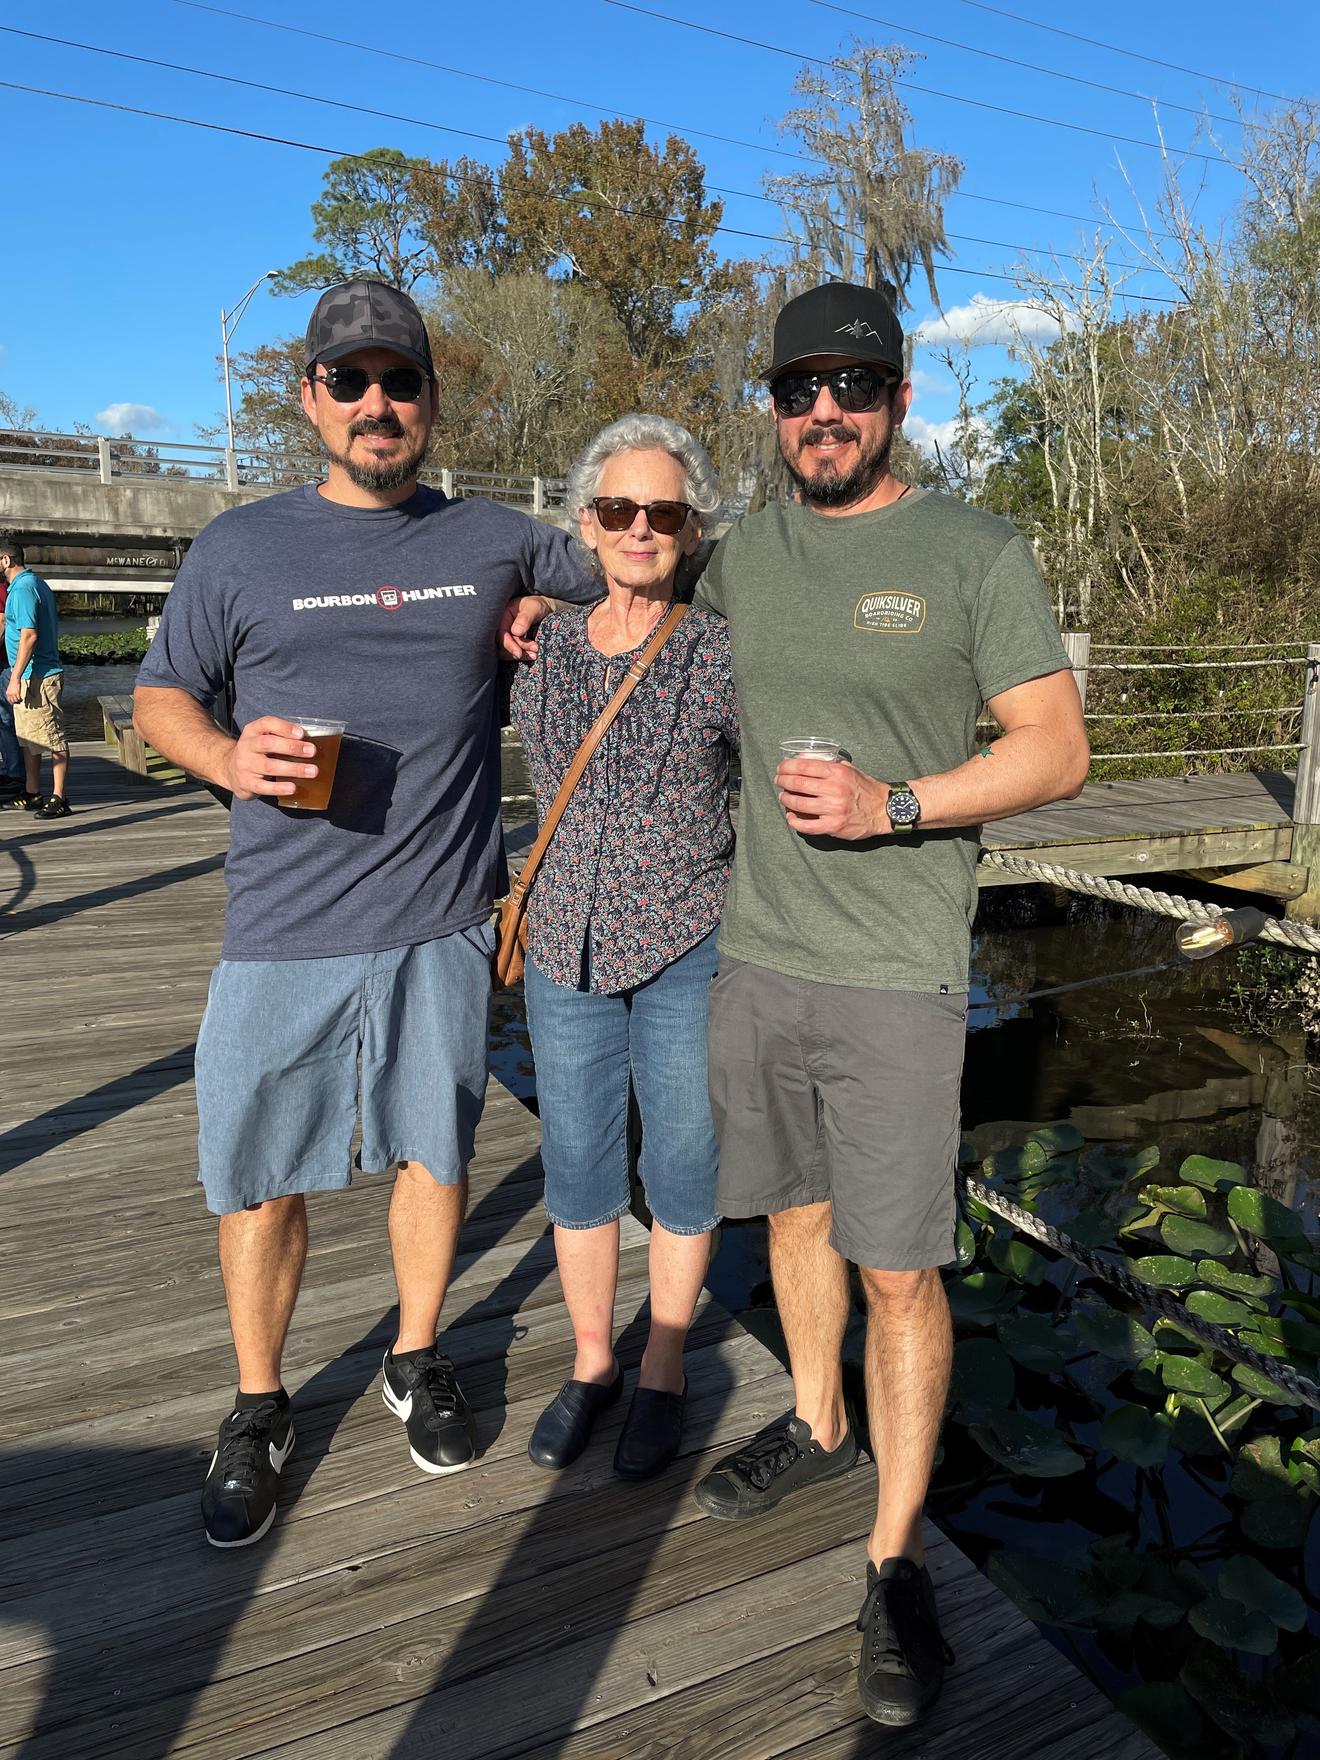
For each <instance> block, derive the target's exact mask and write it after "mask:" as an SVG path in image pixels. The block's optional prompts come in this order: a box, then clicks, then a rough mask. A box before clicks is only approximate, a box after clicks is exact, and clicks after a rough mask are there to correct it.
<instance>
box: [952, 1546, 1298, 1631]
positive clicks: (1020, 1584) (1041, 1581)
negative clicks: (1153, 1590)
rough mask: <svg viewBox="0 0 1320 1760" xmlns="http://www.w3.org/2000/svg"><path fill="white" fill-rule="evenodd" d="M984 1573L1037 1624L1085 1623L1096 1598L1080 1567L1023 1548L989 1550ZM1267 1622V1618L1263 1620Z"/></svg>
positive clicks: (1082, 1624) (1093, 1613) (1091, 1613)
mask: <svg viewBox="0 0 1320 1760" xmlns="http://www.w3.org/2000/svg"><path fill="white" fill-rule="evenodd" d="M986 1574H987V1575H988V1576H989V1578H990V1581H991V1582H992V1583H993V1584H994V1585H995V1587H996V1588H997V1589H1001V1590H1002V1591H1003V1592H1004V1594H1005V1595H1007V1596H1008V1597H1009V1599H1010V1600H1012V1601H1015V1602H1016V1603H1017V1605H1018V1606H1019V1607H1020V1608H1021V1609H1022V1611H1023V1613H1025V1614H1026V1616H1027V1618H1028V1619H1034V1620H1035V1621H1037V1623H1038V1624H1040V1625H1046V1626H1089V1625H1090V1624H1091V1621H1092V1619H1093V1617H1094V1615H1095V1612H1096V1607H1097V1603H1096V1598H1095V1596H1094V1594H1093V1593H1092V1591H1091V1587H1090V1584H1089V1583H1088V1582H1087V1580H1086V1578H1085V1577H1084V1576H1083V1575H1082V1574H1081V1572H1080V1571H1073V1570H1069V1569H1068V1568H1067V1567H1066V1566H1065V1565H1061V1564H1055V1563H1054V1562H1053V1560H1052V1559H1048V1558H1037V1557H1035V1556H1034V1555H1033V1554H1031V1553H1026V1552H992V1553H991V1554H990V1557H989V1560H988V1561H987V1563H986ZM1267 1623H1268V1622H1267Z"/></svg>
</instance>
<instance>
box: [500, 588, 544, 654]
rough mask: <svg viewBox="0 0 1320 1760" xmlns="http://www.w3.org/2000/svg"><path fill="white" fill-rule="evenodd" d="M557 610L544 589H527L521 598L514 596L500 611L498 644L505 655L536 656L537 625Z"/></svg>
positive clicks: (501, 652)
mask: <svg viewBox="0 0 1320 1760" xmlns="http://www.w3.org/2000/svg"><path fill="white" fill-rule="evenodd" d="M553 610H554V604H553V602H552V601H551V600H549V599H547V598H546V597H545V595H544V594H543V593H525V594H523V596H522V597H521V598H520V599H510V600H509V603H508V604H507V605H506V606H505V607H504V610H503V611H502V612H501V613H500V630H499V639H498V643H497V646H498V648H499V652H500V654H501V655H502V657H503V658H504V659H506V660H523V661H529V662H530V661H532V660H535V658H536V638H535V634H534V632H535V629H536V626H537V624H538V623H540V621H541V619H542V618H544V617H549V615H550V613H551V612H552V611H553Z"/></svg>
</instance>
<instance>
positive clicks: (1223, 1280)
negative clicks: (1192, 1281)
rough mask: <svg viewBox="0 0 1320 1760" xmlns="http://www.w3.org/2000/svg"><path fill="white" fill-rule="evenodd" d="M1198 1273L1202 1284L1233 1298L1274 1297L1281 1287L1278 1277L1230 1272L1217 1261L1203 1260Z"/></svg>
mask: <svg viewBox="0 0 1320 1760" xmlns="http://www.w3.org/2000/svg"><path fill="white" fill-rule="evenodd" d="M1196 1272H1197V1276H1198V1278H1199V1279H1200V1281H1201V1282H1202V1283H1209V1284H1212V1285H1213V1286H1214V1288H1215V1289H1222V1290H1225V1291H1226V1292H1227V1293H1228V1294H1229V1295H1231V1296H1244V1297H1245V1296H1250V1297H1255V1298H1259V1297H1262V1296H1269V1295H1273V1293H1274V1291H1275V1290H1276V1289H1278V1287H1279V1280H1278V1278H1277V1277H1264V1276H1262V1277H1253V1276H1252V1275H1251V1273H1250V1272H1247V1271H1230V1270H1229V1269H1228V1267H1227V1266H1226V1265H1221V1264H1220V1263H1219V1261H1218V1260H1217V1259H1204V1260H1202V1262H1201V1264H1199V1265H1198V1266H1197V1267H1196Z"/></svg>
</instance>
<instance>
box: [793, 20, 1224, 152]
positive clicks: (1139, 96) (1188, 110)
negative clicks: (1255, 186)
mask: <svg viewBox="0 0 1320 1760" xmlns="http://www.w3.org/2000/svg"><path fill="white" fill-rule="evenodd" d="M811 4H812V5H813V6H819V7H820V8H821V10H822V11H823V12H841V13H842V14H843V15H844V17H845V18H860V19H863V20H864V21H865V22H866V23H867V24H882V25H884V27H885V29H886V30H891V31H901V32H902V33H903V35H904V36H906V37H920V38H921V40H922V41H923V42H925V43H942V44H943V45H944V47H945V48H946V49H962V50H963V51H965V53H966V54H968V55H981V56H984V58H985V59H986V60H987V61H1002V62H1003V63H1004V64H1005V66H1008V67H1025V68H1026V69H1027V71H1028V72H1030V73H1044V74H1048V75H1049V77H1050V78H1051V79H1066V80H1070V81H1071V82H1072V84H1073V85H1075V86H1090V88H1091V90H1092V91H1093V92H1108V93H1109V95H1110V96H1111V97H1114V98H1135V99H1136V100H1137V102H1138V103H1139V104H1158V105H1159V106H1160V108H1161V109H1163V110H1182V111H1183V112H1184V113H1185V114H1186V115H1188V116H1200V117H1207V118H1208V119H1209V120H1210V121H1211V122H1227V123H1228V124H1229V125H1230V127H1232V128H1250V127H1251V126H1252V124H1251V123H1249V122H1244V121H1243V120H1242V118H1241V117H1240V116H1225V115H1224V114H1223V113H1222V112H1221V111H1218V110H1207V109H1205V108H1204V107H1201V108H1199V109H1198V108H1197V106H1196V105H1195V104H1178V103H1175V101H1174V100H1173V99H1172V98H1153V97H1151V96H1150V94H1149V93H1147V92H1134V91H1132V90H1131V88H1130V87H1128V86H1108V85H1105V84H1104V82H1103V81H1102V80H1098V79H1086V78H1085V77H1084V76H1083V75H1082V74H1080V73H1065V72H1064V71H1063V69H1062V68H1059V67H1042V66H1041V65H1040V63H1039V62H1038V61H1022V60H1020V59H1019V58H1018V56H1016V55H1000V54H997V53H996V51H995V50H993V49H979V48H978V47H977V46H976V44H975V43H960V42H959V41H958V39H957V38H956V37H937V36H936V35H935V33H934V32H933V31H919V30H917V29H916V27H915V26H914V25H910V24H898V23H896V22H895V20H894V19H892V18H877V17H876V15H875V13H874V12H854V10H853V9H852V7H851V6H840V5H838V4H837V0H811Z"/></svg>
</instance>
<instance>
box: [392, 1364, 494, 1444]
mask: <svg viewBox="0 0 1320 1760" xmlns="http://www.w3.org/2000/svg"><path fill="white" fill-rule="evenodd" d="M382 1368H383V1370H384V1376H385V1384H384V1387H383V1388H382V1390H381V1394H382V1398H383V1399H384V1401H385V1404H386V1405H387V1406H388V1407H389V1408H390V1410H391V1411H392V1412H393V1413H394V1415H395V1417H396V1418H400V1419H402V1421H403V1424H404V1427H405V1429H406V1430H407V1432H408V1452H409V1454H410V1455H411V1456H412V1458H413V1460H414V1462H415V1463H416V1464H417V1466H419V1467H420V1468H421V1469H422V1471H423V1472H424V1473H457V1472H458V1471H459V1470H460V1469H461V1468H463V1467H468V1466H471V1464H472V1462H473V1461H474V1460H475V1458H476V1453H477V1427H476V1424H475V1423H474V1422H473V1419H472V1412H471V1409H470V1408H469V1406H468V1403H467V1401H466V1400H465V1399H464V1397H463V1390H462V1388H461V1387H460V1386H459V1385H458V1377H457V1376H456V1375H455V1373H454V1365H453V1364H452V1363H451V1362H450V1360H449V1358H448V1357H442V1356H441V1355H440V1354H439V1352H438V1351H436V1350H435V1349H434V1348H431V1349H428V1350H420V1351H402V1352H400V1354H399V1355H398V1356H397V1357H396V1356H395V1355H394V1353H393V1352H392V1351H386V1353H385V1361H384V1364H383V1365H382Z"/></svg>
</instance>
